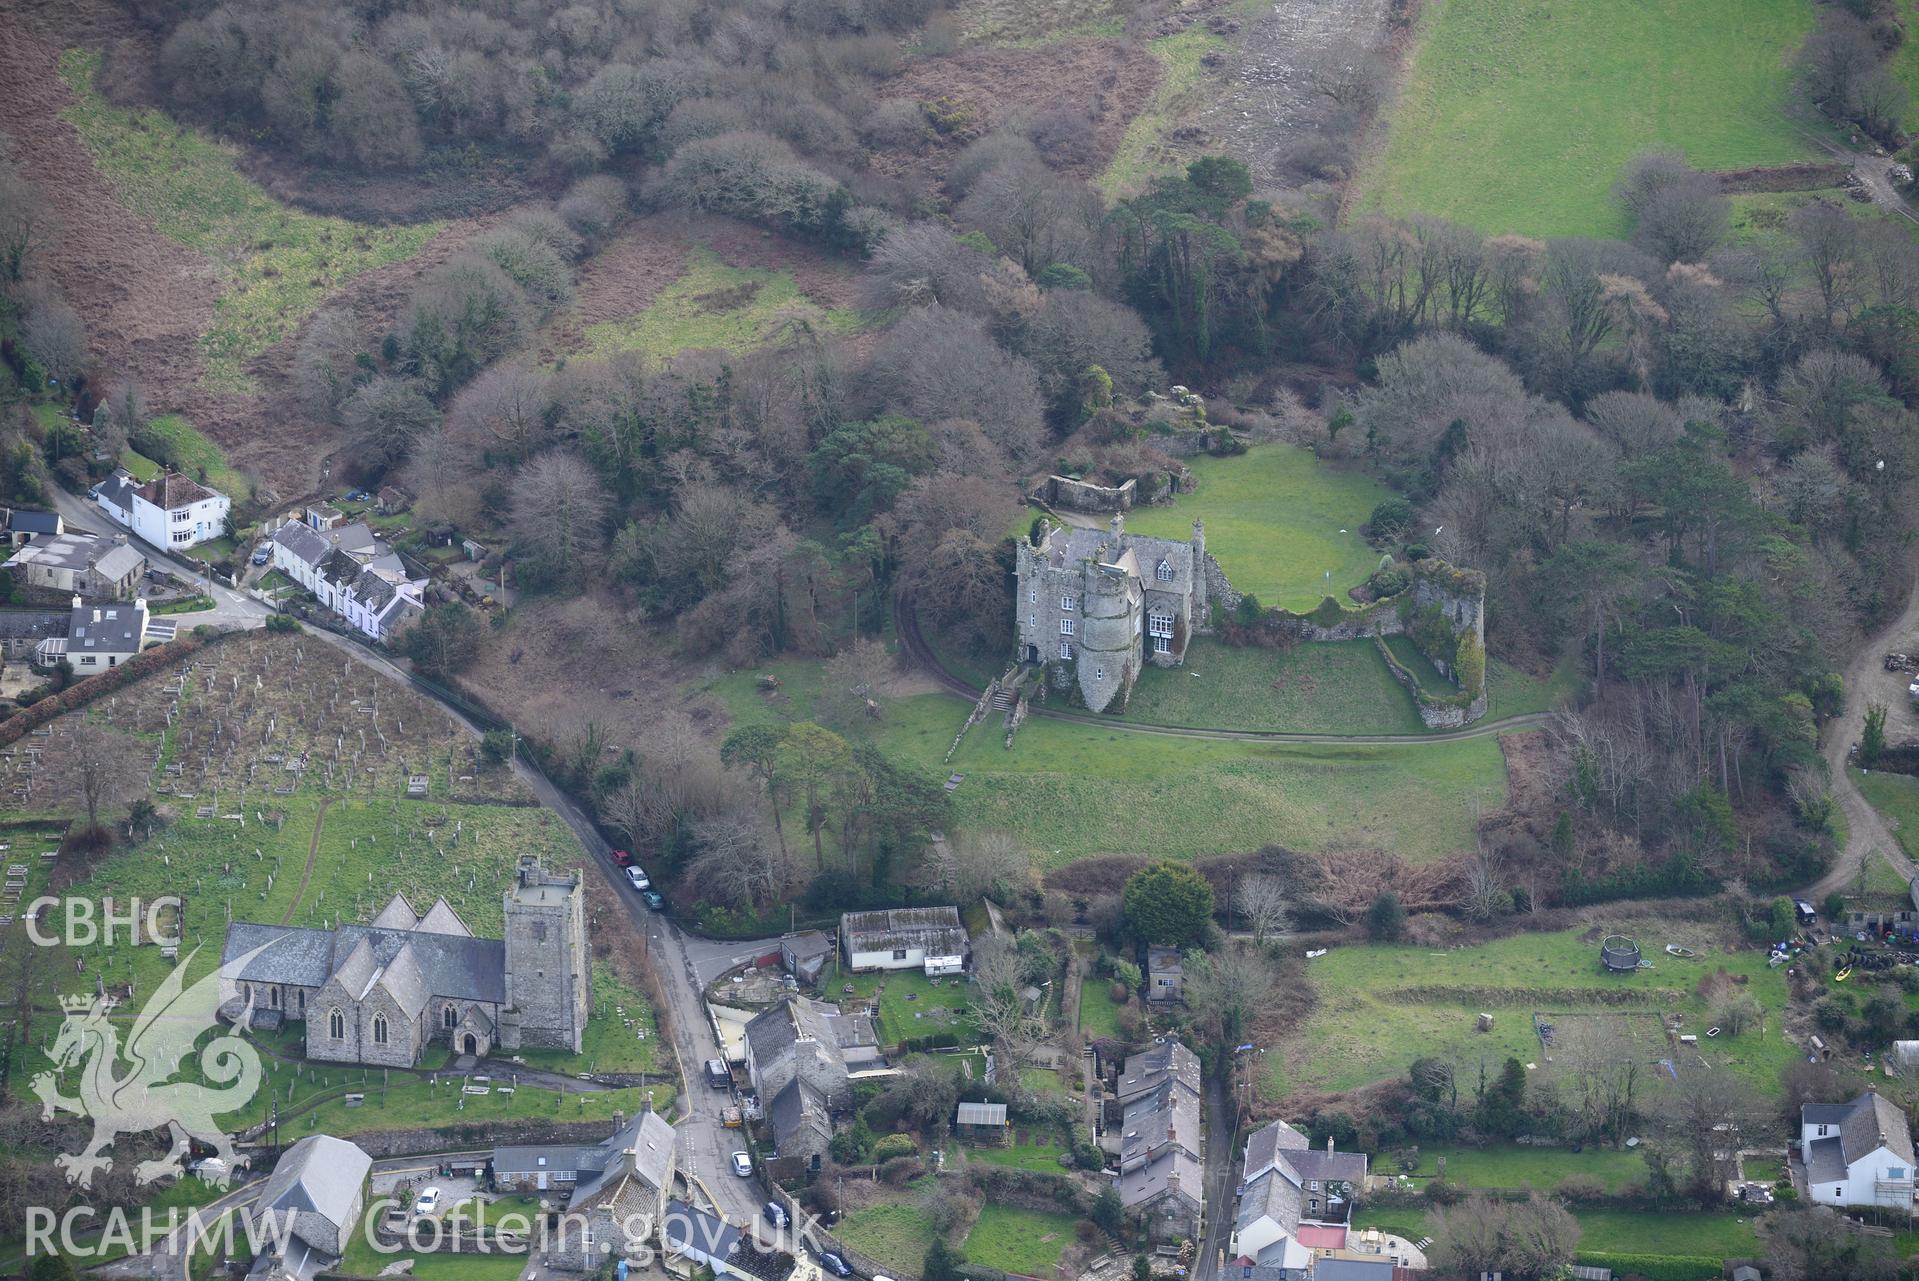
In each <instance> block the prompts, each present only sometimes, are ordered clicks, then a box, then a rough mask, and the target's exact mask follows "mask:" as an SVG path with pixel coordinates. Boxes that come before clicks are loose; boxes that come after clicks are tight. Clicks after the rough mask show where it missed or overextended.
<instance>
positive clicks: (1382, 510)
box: [1340, 408, 1413, 542]
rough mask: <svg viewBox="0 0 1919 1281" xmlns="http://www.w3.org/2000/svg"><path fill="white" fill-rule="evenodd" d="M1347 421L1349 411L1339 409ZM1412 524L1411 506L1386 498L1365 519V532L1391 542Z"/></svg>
mask: <svg viewBox="0 0 1919 1281" xmlns="http://www.w3.org/2000/svg"><path fill="white" fill-rule="evenodd" d="M1340 412H1341V413H1342V414H1345V415H1346V417H1347V421H1349V422H1350V421H1351V419H1352V415H1351V413H1350V411H1348V410H1345V409H1343V408H1342V409H1341V410H1340ZM1412 523H1413V505H1412V504H1411V503H1409V502H1407V501H1406V500H1405V499H1403V498H1388V499H1386V500H1385V501H1384V502H1382V503H1380V504H1379V505H1378V506H1377V507H1374V508H1373V514H1372V515H1371V516H1369V517H1367V518H1366V530H1367V533H1369V534H1370V535H1371V536H1372V537H1373V538H1375V539H1378V540H1379V541H1381V542H1392V541H1394V540H1396V539H1398V538H1399V537H1400V536H1401V535H1403V534H1404V533H1405V532H1406V530H1407V528H1408V527H1409V526H1410V525H1411V524H1412Z"/></svg>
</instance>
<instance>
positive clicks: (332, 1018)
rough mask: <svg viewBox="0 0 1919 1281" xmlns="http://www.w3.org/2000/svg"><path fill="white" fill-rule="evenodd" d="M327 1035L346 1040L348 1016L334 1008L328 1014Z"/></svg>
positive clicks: (338, 1039) (337, 1039)
mask: <svg viewBox="0 0 1919 1281" xmlns="http://www.w3.org/2000/svg"><path fill="white" fill-rule="evenodd" d="M326 1031H327V1035H328V1036H330V1037H332V1038H333V1039H334V1040H336V1041H344V1040H346V1016H345V1015H343V1014H341V1013H340V1012H339V1011H338V1010H334V1011H332V1012H331V1013H329V1014H328V1015H327V1016H326Z"/></svg>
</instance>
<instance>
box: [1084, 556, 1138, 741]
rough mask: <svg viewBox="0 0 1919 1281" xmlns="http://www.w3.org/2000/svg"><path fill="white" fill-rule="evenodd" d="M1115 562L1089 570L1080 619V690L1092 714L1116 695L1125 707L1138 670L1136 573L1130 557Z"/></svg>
mask: <svg viewBox="0 0 1919 1281" xmlns="http://www.w3.org/2000/svg"><path fill="white" fill-rule="evenodd" d="M1117 559H1118V560H1119V562H1120V563H1119V564H1113V565H1093V566H1091V567H1090V572H1089V573H1088V574H1087V575H1086V595H1085V599H1084V600H1083V602H1082V613H1081V615H1080V646H1079V660H1078V661H1079V692H1080V696H1081V697H1082V698H1084V699H1085V700H1086V706H1087V708H1088V709H1089V710H1091V711H1095V712H1103V711H1105V710H1106V709H1107V707H1109V706H1110V705H1111V704H1112V702H1113V699H1114V698H1115V697H1117V698H1118V699H1119V700H1120V706H1121V707H1124V706H1125V705H1126V695H1127V694H1128V693H1130V692H1131V690H1132V685H1133V677H1134V676H1136V675H1137V674H1138V671H1139V653H1140V625H1141V624H1140V619H1141V613H1140V589H1139V572H1138V569H1137V567H1136V566H1135V565H1134V563H1133V558H1132V556H1131V555H1130V554H1122V555H1120V556H1119V557H1118V558H1117Z"/></svg>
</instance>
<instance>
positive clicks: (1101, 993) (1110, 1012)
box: [1079, 974, 1124, 1040]
mask: <svg viewBox="0 0 1919 1281" xmlns="http://www.w3.org/2000/svg"><path fill="white" fill-rule="evenodd" d="M1112 986H1113V985H1112V984H1111V983H1110V982H1108V981H1107V980H1105V979H1103V978H1100V977H1099V976H1098V975H1095V974H1088V975H1086V976H1085V977H1084V978H1083V979H1081V980H1080V985H1079V1034H1080V1036H1082V1037H1084V1038H1086V1039H1088V1040H1091V1039H1093V1038H1095V1037H1102V1036H1103V1037H1113V1038H1117V1037H1118V1036H1119V1012H1120V1010H1121V1009H1123V1008H1124V1007H1123V1006H1119V1005H1115V1004H1113V997H1112Z"/></svg>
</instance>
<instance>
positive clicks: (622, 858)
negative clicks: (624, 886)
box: [613, 850, 633, 867]
mask: <svg viewBox="0 0 1919 1281" xmlns="http://www.w3.org/2000/svg"><path fill="white" fill-rule="evenodd" d="M613 865H614V866H615V867H632V866H633V855H632V854H630V853H628V852H627V851H626V850H614V851H613Z"/></svg>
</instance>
